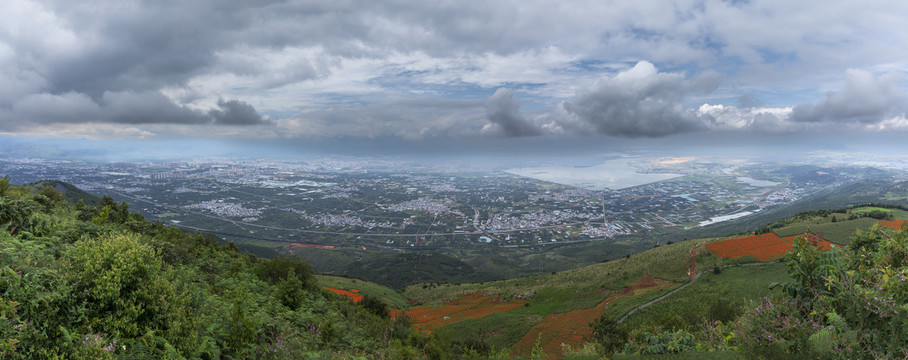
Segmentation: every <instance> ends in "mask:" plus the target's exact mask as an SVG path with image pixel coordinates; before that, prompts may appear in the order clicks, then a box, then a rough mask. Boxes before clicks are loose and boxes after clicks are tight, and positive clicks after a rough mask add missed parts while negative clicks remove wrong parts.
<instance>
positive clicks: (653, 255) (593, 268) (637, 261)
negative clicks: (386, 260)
mask: <svg viewBox="0 0 908 360" xmlns="http://www.w3.org/2000/svg"><path fill="white" fill-rule="evenodd" d="M713 240H714V239H711V238H710V239H695V240H688V241H683V242H678V243H674V244H670V245H663V246H660V247H657V248H655V249H651V250H648V251H645V252H643V253H639V254H635V255H631V256H629V257H626V258H621V259H617V260H612V261H608V262H604V263H598V264H594V265H589V266H585V267H581V268H577V269H572V270H565V271H560V272H555V273H552V274H544V275H534V276H530V277H525V278H519V279H509V280H501V281H493V282H486V283H473V284H460V285H447V286H446V285H442V286H426V287H424V286H421V285H411V286H408V287H407V288H406V289H405V290H404V294H405V295H406V296H407V297H410V298H414V299H418V300H420V301H421V302H423V303H426V304H430V303H442V302H444V301H445V300H449V299H453V298H454V297H456V296H457V295H458V294H462V293H470V292H482V293H489V294H497V295H502V296H503V297H506V298H507V297H510V296H513V295H516V294H519V293H526V292H535V293H536V294H537V296H534V298H533V299H532V300H531V301H530V302H531V303H535V302H537V301H538V300H537V297H538V296H539V295H540V294H542V293H543V292H544V291H566V294H571V296H573V295H574V294H578V289H590V288H602V289H607V290H621V289H622V288H624V287H625V286H626V285H627V284H628V283H629V282H631V281H633V280H635V279H637V278H639V277H641V276H643V275H649V276H652V277H654V278H658V279H663V280H668V281H671V282H676V283H682V282H686V281H688V278H689V277H688V275H687V270H688V262H689V261H690V249H691V248H694V247H699V250H698V252H697V254H698V257H697V264H698V268H700V267H704V266H712V265H713V264H714V263H716V261H717V260H716V259H714V258H713V257H709V256H705V254H706V251H705V250H703V249H702V246H701V245H703V244H705V243H707V242H710V241H713ZM653 264H658V266H653ZM559 289H561V290H559ZM564 296H567V295H564ZM576 304H577V306H579V307H584V306H586V305H587V302H585V301H576ZM586 307H588V306H586ZM561 310H564V311H567V310H573V309H561Z"/></svg>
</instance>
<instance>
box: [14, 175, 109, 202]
mask: <svg viewBox="0 0 908 360" xmlns="http://www.w3.org/2000/svg"><path fill="white" fill-rule="evenodd" d="M25 186H26V187H28V188H30V189H31V190H32V192H34V193H40V192H41V191H42V190H43V189H44V188H46V187H50V188H52V189H54V190H55V191H57V192H58V193H60V194H61V195H63V198H64V199H66V201H67V202H69V203H70V204H76V203H78V202H79V200H81V201H82V202H83V203H85V205H90V206H95V205H99V204H101V198H99V197H97V196H94V195H92V194H89V193H87V192H85V191H83V190H82V189H79V188H77V187H75V186H73V185H72V184H70V183H67V182H63V181H58V180H41V181H38V182H36V183H31V184H28V185H25Z"/></svg>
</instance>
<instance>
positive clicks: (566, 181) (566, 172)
mask: <svg viewBox="0 0 908 360" xmlns="http://www.w3.org/2000/svg"><path fill="white" fill-rule="evenodd" d="M631 160H632V159H626V158H625V159H615V160H608V161H605V162H604V163H602V164H599V165H594V166H585V167H574V166H540V167H524V168H514V169H508V170H505V172H507V173H509V174H514V175H518V176H524V177H528V178H532V179H536V180H542V181H549V182H553V183H556V184H562V185H570V186H575V187H579V188H584V189H589V190H620V189H626V188H629V187H634V186H640V185H645V184H649V183H654V182H659V181H663V180H668V179H674V178H677V177H681V176H684V175H682V174H641V173H638V172H637V168H635V167H633V166H632V165H631V164H630V162H631Z"/></svg>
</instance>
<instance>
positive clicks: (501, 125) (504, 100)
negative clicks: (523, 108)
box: [486, 88, 542, 137]
mask: <svg viewBox="0 0 908 360" xmlns="http://www.w3.org/2000/svg"><path fill="white" fill-rule="evenodd" d="M486 118H487V119H488V120H489V122H490V123H491V124H494V125H496V126H497V130H499V131H500V132H501V133H502V134H503V135H504V136H508V137H518V136H538V135H542V131H541V130H540V129H539V128H538V127H536V126H535V125H533V124H531V123H530V122H529V121H527V119H526V118H525V117H524V116H523V114H521V113H520V109H519V108H518V106H517V101H516V100H515V99H514V91H513V90H511V89H504V88H502V89H498V90H497V91H495V94H493V95H492V96H490V97H489V98H488V99H487V100H486Z"/></svg>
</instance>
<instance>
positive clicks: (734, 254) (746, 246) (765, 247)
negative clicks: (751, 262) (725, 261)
mask: <svg viewBox="0 0 908 360" xmlns="http://www.w3.org/2000/svg"><path fill="white" fill-rule="evenodd" d="M798 237H802V238H804V239H806V240H807V241H809V242H811V243H812V244H814V245H815V246H817V248H819V249H820V250H821V251H825V250H829V249H831V248H832V246H834V245H833V244H832V243H830V242H828V241H826V240H823V239H822V238H820V237H819V236H817V235H816V234H813V233H804V234H798V235H791V236H786V237H784V238H782V237H779V236H778V235H776V234H775V233H766V234H760V235H754V236H746V237H741V238H734V239H728V240H722V241H717V242H714V243H710V244H708V245H706V249H707V250H708V251H709V252H710V253H712V254H713V255H716V256H719V257H726V258H740V257H743V256H745V255H750V256H753V257H754V258H756V259H757V260H760V261H772V260H775V259H778V258H780V257H782V256H783V255H785V254H786V253H788V251H789V250H791V246H792V244H793V243H794V240H795V238H798Z"/></svg>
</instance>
